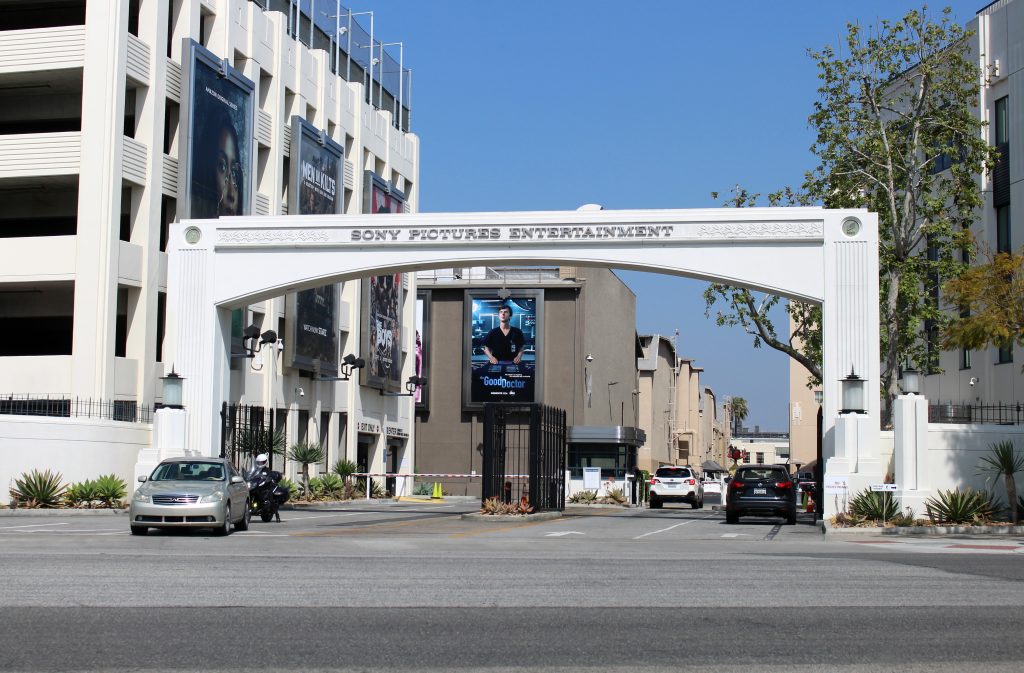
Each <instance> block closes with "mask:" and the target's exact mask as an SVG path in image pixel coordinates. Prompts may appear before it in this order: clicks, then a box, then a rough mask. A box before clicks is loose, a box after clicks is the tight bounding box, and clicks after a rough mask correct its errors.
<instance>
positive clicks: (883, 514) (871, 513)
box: [850, 490, 900, 521]
mask: <svg viewBox="0 0 1024 673" xmlns="http://www.w3.org/2000/svg"><path fill="white" fill-rule="evenodd" d="M850 513H851V514H853V515H855V516H859V517H863V518H864V519H873V520H875V521H888V520H889V519H891V518H893V517H894V516H896V515H897V514H899V513H900V505H899V503H898V502H897V501H896V499H895V498H894V497H892V493H888V492H880V491H866V490H865V491H861V492H860V493H858V494H857V495H855V496H853V498H852V499H851V500H850Z"/></svg>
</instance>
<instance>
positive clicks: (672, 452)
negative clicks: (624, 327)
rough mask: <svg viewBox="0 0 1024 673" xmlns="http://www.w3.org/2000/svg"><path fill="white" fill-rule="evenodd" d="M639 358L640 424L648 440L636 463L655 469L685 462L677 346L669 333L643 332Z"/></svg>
mask: <svg viewBox="0 0 1024 673" xmlns="http://www.w3.org/2000/svg"><path fill="white" fill-rule="evenodd" d="M640 349H641V351H642V353H643V355H642V357H640V358H637V362H636V369H637V387H636V389H637V399H638V407H639V411H640V413H639V417H638V425H639V427H640V428H642V429H643V431H644V433H645V434H646V436H647V442H646V443H645V444H644V445H643V446H641V447H640V448H639V450H638V451H637V466H638V467H640V469H642V470H647V471H648V472H653V471H654V470H655V469H657V467H658V466H659V465H686V464H688V461H689V448H688V447H686V448H684V447H683V446H682V445H681V444H680V443H679V442H678V440H677V437H678V435H677V432H676V428H677V426H678V419H677V417H676V414H677V413H678V411H679V410H678V408H677V405H678V395H677V392H678V391H677V388H678V385H677V383H678V382H677V374H676V349H675V346H674V344H673V343H672V341H671V340H670V339H668V338H667V337H663V336H661V335H658V334H654V335H641V336H640Z"/></svg>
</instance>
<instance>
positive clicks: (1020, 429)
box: [925, 423, 1024, 504]
mask: <svg viewBox="0 0 1024 673" xmlns="http://www.w3.org/2000/svg"><path fill="white" fill-rule="evenodd" d="M1007 440H1009V441H1012V442H1013V443H1014V445H1015V446H1016V448H1017V451H1018V452H1024V426H1019V425H1018V426H1014V425H980V424H972V425H954V424H947V423H929V424H928V454H927V455H928V458H927V463H926V464H927V466H928V469H927V472H926V473H925V474H926V475H927V478H928V486H929V487H930V489H931V490H932V492H933V493H934V492H935V491H938V490H948V489H951V488H966V487H970V488H977V489H984V488H985V487H986V484H985V479H986V477H985V475H979V474H978V466H979V465H980V464H981V459H982V457H984V456H986V455H988V454H989V452H990V449H991V446H992V445H993V444H995V443H997V442H1002V441H1007ZM1018 479H1020V477H1018ZM995 493H996V495H997V496H999V497H1000V498H1002V500H1003V502H1004V504H1005V502H1006V490H1005V489H1004V488H1003V480H1002V479H1001V478H1000V479H999V480H998V484H997V485H996V488H995Z"/></svg>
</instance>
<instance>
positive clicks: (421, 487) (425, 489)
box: [412, 481, 434, 495]
mask: <svg viewBox="0 0 1024 673" xmlns="http://www.w3.org/2000/svg"><path fill="white" fill-rule="evenodd" d="M412 494H413V495H433V494H434V485H433V484H428V483H427V482H425V481H421V482H420V483H418V484H416V487H415V488H414V489H412Z"/></svg>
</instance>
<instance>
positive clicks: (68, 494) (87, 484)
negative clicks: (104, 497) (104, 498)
mask: <svg viewBox="0 0 1024 673" xmlns="http://www.w3.org/2000/svg"><path fill="white" fill-rule="evenodd" d="M98 499H99V497H98V495H97V490H96V482H95V481H93V480H91V479H86V480H85V481H82V482H79V483H77V484H71V485H70V486H68V487H67V488H66V489H65V490H64V504H66V505H67V506H68V507H87V508H91V507H92V503H93V501H95V500H98Z"/></svg>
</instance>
